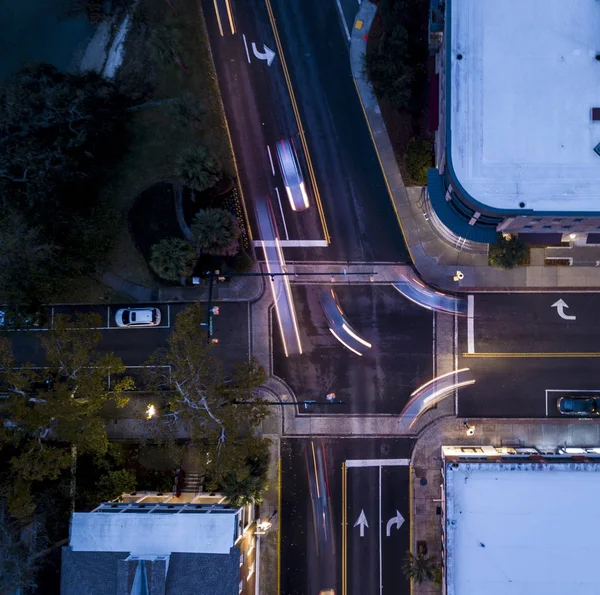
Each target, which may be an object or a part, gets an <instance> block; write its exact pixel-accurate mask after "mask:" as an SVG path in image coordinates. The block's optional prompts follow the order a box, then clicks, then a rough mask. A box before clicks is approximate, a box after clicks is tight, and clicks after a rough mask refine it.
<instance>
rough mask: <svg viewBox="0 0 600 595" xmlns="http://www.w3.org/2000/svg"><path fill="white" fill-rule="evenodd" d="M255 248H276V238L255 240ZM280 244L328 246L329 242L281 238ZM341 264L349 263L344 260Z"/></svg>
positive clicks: (312, 246) (305, 246)
mask: <svg viewBox="0 0 600 595" xmlns="http://www.w3.org/2000/svg"><path fill="white" fill-rule="evenodd" d="M253 243H254V247H255V248H275V245H276V244H275V240H254V242H253ZM278 243H279V245H280V246H281V247H282V248H327V246H328V244H327V242H326V241H325V240H279V242H278ZM341 264H345V265H347V264H348V262H347V261H344V262H343V263H341Z"/></svg>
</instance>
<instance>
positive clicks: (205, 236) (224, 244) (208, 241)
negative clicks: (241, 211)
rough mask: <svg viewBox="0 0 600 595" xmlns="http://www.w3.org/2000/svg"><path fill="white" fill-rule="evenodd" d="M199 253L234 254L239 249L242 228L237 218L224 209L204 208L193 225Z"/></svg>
mask: <svg viewBox="0 0 600 595" xmlns="http://www.w3.org/2000/svg"><path fill="white" fill-rule="evenodd" d="M191 231H192V235H193V236H194V240H195V242H196V252H197V253H198V254H217V255H221V256H233V255H235V254H237V252H238V250H239V243H238V239H239V237H240V233H241V232H240V228H239V226H238V223H237V220H236V218H235V217H234V216H233V215H232V214H231V213H229V212H227V211H225V210H223V209H203V210H201V211H199V212H198V213H196V216H195V217H194V221H193V223H192V225H191Z"/></svg>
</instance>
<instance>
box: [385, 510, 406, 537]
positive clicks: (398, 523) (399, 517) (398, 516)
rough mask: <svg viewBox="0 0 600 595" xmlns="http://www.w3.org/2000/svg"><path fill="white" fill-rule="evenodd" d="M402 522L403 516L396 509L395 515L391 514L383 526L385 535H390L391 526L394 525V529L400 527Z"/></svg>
mask: <svg viewBox="0 0 600 595" xmlns="http://www.w3.org/2000/svg"><path fill="white" fill-rule="evenodd" d="M402 523H404V517H403V516H402V515H401V514H400V511H399V510H397V511H396V516H393V517H392V518H391V519H390V520H389V521H388V522H387V526H386V528H385V534H386V537H390V535H391V534H392V527H393V526H394V525H396V529H400V527H402Z"/></svg>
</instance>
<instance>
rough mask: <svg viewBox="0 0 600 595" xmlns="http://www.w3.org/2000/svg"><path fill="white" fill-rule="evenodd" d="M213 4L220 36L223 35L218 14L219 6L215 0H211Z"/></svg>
mask: <svg viewBox="0 0 600 595" xmlns="http://www.w3.org/2000/svg"><path fill="white" fill-rule="evenodd" d="M213 4H214V6H215V14H216V15H217V23H218V25H219V32H220V33H221V37H223V36H224V35H223V25H222V24H221V15H220V14H219V7H218V6H217V0H213Z"/></svg>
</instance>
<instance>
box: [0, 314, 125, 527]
mask: <svg viewBox="0 0 600 595" xmlns="http://www.w3.org/2000/svg"><path fill="white" fill-rule="evenodd" d="M100 326H101V320H100V316H99V315H98V314H83V315H78V316H77V317H76V319H75V321H70V320H69V319H67V318H66V317H65V316H64V315H60V314H59V315H57V316H56V317H55V319H54V329H53V330H51V331H49V332H47V333H44V335H43V337H42V338H41V339H40V342H41V345H42V347H43V349H44V350H45V353H46V366H45V367H44V368H39V367H34V366H30V365H27V364H25V365H19V366H17V362H16V361H15V358H14V355H13V351H12V344H11V342H10V341H9V340H8V339H6V338H4V337H0V377H1V378H2V391H3V396H4V398H3V399H2V400H1V401H0V415H1V417H2V420H3V423H2V425H1V426H0V448H2V450H3V455H4V457H6V458H7V464H6V467H5V468H4V469H3V474H2V475H3V477H2V486H3V490H4V494H5V496H7V498H8V503H9V510H10V512H11V513H12V514H13V515H14V516H21V515H24V514H27V513H28V512H31V507H32V503H31V494H30V487H31V484H32V483H33V482H36V481H41V480H44V479H56V478H58V477H59V476H60V474H61V473H62V472H63V471H64V470H65V469H67V468H68V467H69V466H70V465H71V460H72V448H73V447H75V448H76V449H77V452H78V453H104V452H106V449H107V446H108V440H107V436H106V429H105V425H104V419H103V417H102V411H103V408H104V407H105V405H106V404H108V403H109V402H115V403H116V404H117V406H124V405H125V404H126V403H127V401H128V397H127V395H126V391H127V390H130V389H132V388H133V383H132V381H131V379H129V378H127V377H126V376H124V372H125V366H124V364H123V362H122V361H121V360H120V358H118V357H116V356H115V355H114V354H112V353H103V354H100V355H97V353H96V349H97V346H98V343H99V342H100V339H101V333H100V331H98V330H95V329H96V328H98V327H100ZM109 378H110V387H109Z"/></svg>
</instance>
